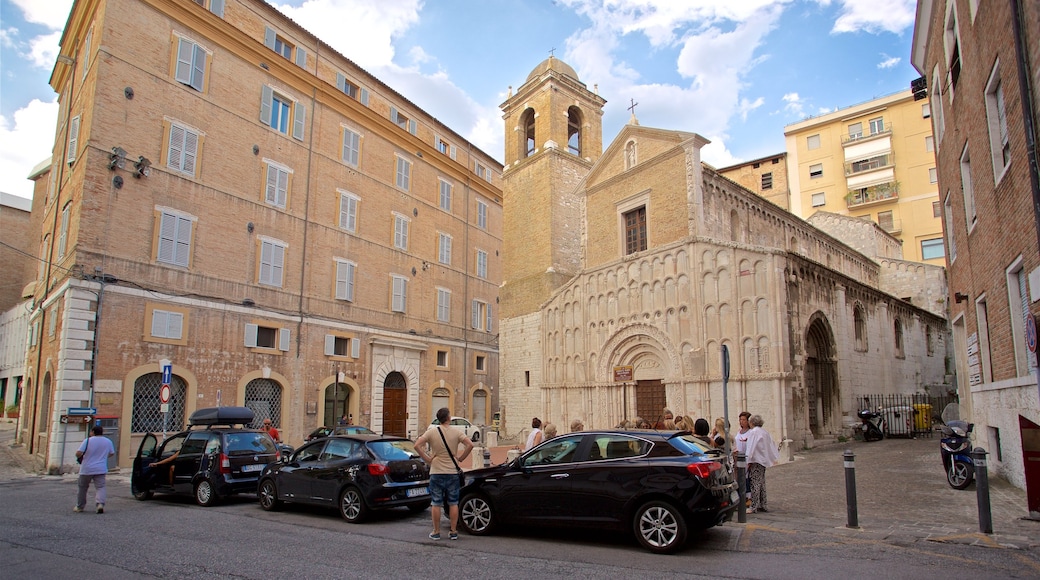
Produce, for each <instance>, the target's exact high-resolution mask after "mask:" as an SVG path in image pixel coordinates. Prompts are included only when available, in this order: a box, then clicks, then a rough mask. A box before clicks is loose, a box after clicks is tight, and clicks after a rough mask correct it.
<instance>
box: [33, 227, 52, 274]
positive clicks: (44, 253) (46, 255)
mask: <svg viewBox="0 0 1040 580" xmlns="http://www.w3.org/2000/svg"><path fill="white" fill-rule="evenodd" d="M50 243H51V237H50V234H46V235H44V236H43V241H42V242H40V265H39V268H38V269H37V271H36V279H37V280H43V275H44V274H46V273H47V265H48V264H50V262H51V256H50V251H51V246H50Z"/></svg>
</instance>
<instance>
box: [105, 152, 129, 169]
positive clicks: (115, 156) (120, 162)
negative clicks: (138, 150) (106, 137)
mask: <svg viewBox="0 0 1040 580" xmlns="http://www.w3.org/2000/svg"><path fill="white" fill-rule="evenodd" d="M123 167H126V149H123V148H122V147H119V146H116V147H113V148H112V153H110V154H109V157H108V168H109V169H110V170H112V171H115V170H116V169H122V168H123Z"/></svg>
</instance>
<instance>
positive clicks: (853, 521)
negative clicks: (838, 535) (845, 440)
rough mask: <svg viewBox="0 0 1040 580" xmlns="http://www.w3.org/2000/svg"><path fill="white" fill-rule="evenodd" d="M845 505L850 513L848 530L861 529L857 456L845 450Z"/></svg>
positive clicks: (849, 450)
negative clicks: (857, 486)
mask: <svg viewBox="0 0 1040 580" xmlns="http://www.w3.org/2000/svg"><path fill="white" fill-rule="evenodd" d="M844 457H845V504H846V510H847V511H848V523H846V524H845V527H846V528H853V529H859V510H858V509H857V508H856V455H855V454H854V453H852V450H851V449H846V450H845V455H844Z"/></svg>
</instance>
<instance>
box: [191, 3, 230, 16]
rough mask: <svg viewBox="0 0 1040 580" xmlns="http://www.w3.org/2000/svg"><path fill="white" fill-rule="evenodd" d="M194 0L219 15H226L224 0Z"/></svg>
mask: <svg viewBox="0 0 1040 580" xmlns="http://www.w3.org/2000/svg"><path fill="white" fill-rule="evenodd" d="M194 2H195V3H196V4H198V5H199V6H202V7H203V8H207V9H209V11H210V12H212V13H214V14H216V15H217V16H219V17H221V18H223V17H224V0H194Z"/></svg>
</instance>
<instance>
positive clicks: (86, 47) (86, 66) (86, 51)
mask: <svg viewBox="0 0 1040 580" xmlns="http://www.w3.org/2000/svg"><path fill="white" fill-rule="evenodd" d="M93 38H94V28H93V27H91V28H90V30H88V31H87V36H86V38H84V39H83V76H82V77H81V78H83V79H85V78H87V72H88V71H89V70H90V57H91V53H90V44H91V42H92V41H93Z"/></svg>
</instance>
